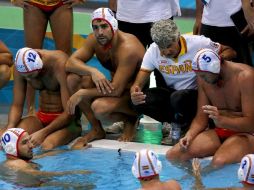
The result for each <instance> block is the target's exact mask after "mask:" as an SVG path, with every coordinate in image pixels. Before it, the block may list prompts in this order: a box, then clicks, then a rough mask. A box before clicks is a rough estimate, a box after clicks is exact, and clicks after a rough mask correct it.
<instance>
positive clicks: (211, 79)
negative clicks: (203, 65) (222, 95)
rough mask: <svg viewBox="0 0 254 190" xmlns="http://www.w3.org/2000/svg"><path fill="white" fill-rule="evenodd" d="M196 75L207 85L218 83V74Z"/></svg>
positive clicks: (203, 73)
mask: <svg viewBox="0 0 254 190" xmlns="http://www.w3.org/2000/svg"><path fill="white" fill-rule="evenodd" d="M196 74H197V76H199V77H200V78H202V79H203V80H204V81H205V82H207V83H209V84H217V82H218V81H219V74H214V73H210V72H196Z"/></svg>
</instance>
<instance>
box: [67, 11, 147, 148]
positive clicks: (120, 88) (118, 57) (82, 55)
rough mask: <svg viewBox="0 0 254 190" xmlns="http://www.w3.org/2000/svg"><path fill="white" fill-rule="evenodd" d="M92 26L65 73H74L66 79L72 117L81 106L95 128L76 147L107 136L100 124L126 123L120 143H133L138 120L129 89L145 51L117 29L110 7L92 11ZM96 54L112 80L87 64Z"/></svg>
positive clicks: (70, 59) (129, 36) (70, 60)
mask: <svg viewBox="0 0 254 190" xmlns="http://www.w3.org/2000/svg"><path fill="white" fill-rule="evenodd" d="M92 27H93V33H92V34H90V35H89V36H88V37H87V39H86V41H85V44H84V45H83V47H81V48H80V49H79V50H77V51H76V52H75V53H73V55H72V56H71V57H70V58H69V60H68V61H67V64H66V70H67V71H68V72H71V73H74V74H70V75H69V76H68V78H67V81H68V87H69V89H70V92H71V93H72V94H73V95H72V96H71V98H70V100H69V101H68V105H67V110H68V112H69V113H70V114H73V113H74V110H75V107H76V105H79V107H80V109H81V110H82V112H83V113H84V114H85V115H86V117H87V119H88V121H89V122H90V123H91V125H92V130H91V131H90V132H89V133H88V134H87V135H85V136H84V137H83V138H81V139H80V140H79V141H78V142H77V143H76V144H74V147H76V148H79V147H82V146H83V145H84V144H86V143H87V142H89V141H92V140H95V139H102V138H104V137H105V131H104V130H103V128H102V123H101V122H116V121H124V123H125V129H124V133H123V135H122V136H121V137H120V139H119V140H122V141H131V140H132V139H133V137H134V132H135V127H134V124H135V122H136V120H137V117H136V114H135V113H134V112H133V111H132V109H130V106H129V104H130V93H129V88H130V86H131V84H132V82H133V80H134V79H135V75H136V72H137V71H138V70H139V67H140V64H141V62H142V58H143V56H144V53H145V49H144V47H143V46H142V44H141V43H140V42H139V41H138V39H137V38H136V37H135V36H133V35H131V34H127V33H124V32H122V31H120V30H118V28H117V20H116V19H115V18H114V16H113V13H112V11H111V10H110V9H108V8H99V9H97V10H95V11H94V12H93V14H92ZM94 54H95V55H96V56H97V58H98V60H99V61H100V63H101V65H102V66H104V67H105V68H107V69H108V70H109V71H110V72H111V76H112V80H111V81H110V80H108V79H107V78H106V77H105V76H104V74H103V73H101V72H100V71H99V70H98V69H96V68H95V67H92V66H89V65H87V64H84V62H85V63H86V62H87V61H88V60H90V59H91V58H92V57H93V55H94ZM74 93H75V94H74Z"/></svg>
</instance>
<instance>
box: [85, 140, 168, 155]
mask: <svg viewBox="0 0 254 190" xmlns="http://www.w3.org/2000/svg"><path fill="white" fill-rule="evenodd" d="M89 144H91V145H92V147H95V148H105V149H114V150H119V149H121V151H132V152H137V151H139V150H141V149H144V148H146V149H152V150H153V151H155V152H156V153H157V154H163V155H165V154H166V152H167V150H169V149H170V148H171V147H170V146H165V145H155V144H144V143H136V142H119V141H117V140H110V139H102V140H96V141H93V142H91V143H89Z"/></svg>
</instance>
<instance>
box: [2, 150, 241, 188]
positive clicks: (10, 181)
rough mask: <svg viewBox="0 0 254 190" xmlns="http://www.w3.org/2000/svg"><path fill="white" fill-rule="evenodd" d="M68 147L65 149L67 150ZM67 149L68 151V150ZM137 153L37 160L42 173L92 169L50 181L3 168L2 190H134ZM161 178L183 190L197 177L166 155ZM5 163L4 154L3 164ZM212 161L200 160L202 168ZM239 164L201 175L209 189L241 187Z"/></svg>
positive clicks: (96, 152) (85, 152)
mask: <svg viewBox="0 0 254 190" xmlns="http://www.w3.org/2000/svg"><path fill="white" fill-rule="evenodd" d="M65 148H66V147H62V149H65ZM66 149H67V148H66ZM134 155H135V153H134V152H130V151H120V153H119V152H118V151H117V150H108V149H101V148H90V149H87V150H75V151H66V152H63V153H61V154H57V155H54V156H47V157H44V158H41V159H36V160H34V162H35V163H38V164H39V165H40V166H41V167H40V170H43V171H68V170H90V171H91V172H92V173H90V174H71V175H64V176H57V177H50V178H36V177H33V176H29V175H24V174H20V173H17V172H11V171H7V170H4V169H3V168H2V167H0V170H2V171H0V173H1V174H0V189H1V190H9V189H38V190H39V189H47V190H48V189H49V190H50V189H52V190H53V189H54V190H55V189H87V190H89V189H96V190H134V189H138V188H140V184H139V181H138V180H137V179H135V178H134V177H133V175H132V173H131V166H132V162H133V160H134ZM159 159H160V160H161V161H162V165H163V167H162V172H161V174H160V179H161V180H162V181H166V180H168V179H175V180H177V181H178V182H179V183H180V184H181V186H182V189H183V190H190V189H193V184H194V178H193V176H192V175H190V174H189V172H188V169H187V167H182V168H178V167H175V166H173V165H172V164H171V163H169V162H168V161H167V160H166V159H165V156H164V155H159ZM4 160H5V155H4V154H3V152H1V153H0V161H1V162H3V161H4ZM209 162H210V160H201V165H202V167H205V166H207V165H208V164H209ZM237 169H238V164H234V165H229V166H226V167H224V168H223V169H220V170H217V171H214V172H211V173H209V174H208V175H205V176H202V179H203V183H204V185H205V187H206V188H211V187H241V184H240V183H239V182H238V180H237V172H236V171H237Z"/></svg>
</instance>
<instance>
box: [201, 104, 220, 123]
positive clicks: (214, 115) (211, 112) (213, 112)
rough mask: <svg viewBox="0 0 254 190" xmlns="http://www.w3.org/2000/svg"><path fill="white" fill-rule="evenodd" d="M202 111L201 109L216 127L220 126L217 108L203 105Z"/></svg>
mask: <svg viewBox="0 0 254 190" xmlns="http://www.w3.org/2000/svg"><path fill="white" fill-rule="evenodd" d="M202 109H203V111H204V113H206V114H208V117H209V118H211V119H212V120H213V122H214V124H215V125H216V126H220V124H219V116H220V113H219V111H218V109H217V107H215V106H211V105H205V106H202Z"/></svg>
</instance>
